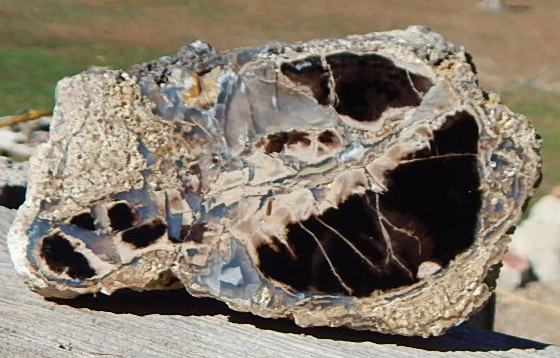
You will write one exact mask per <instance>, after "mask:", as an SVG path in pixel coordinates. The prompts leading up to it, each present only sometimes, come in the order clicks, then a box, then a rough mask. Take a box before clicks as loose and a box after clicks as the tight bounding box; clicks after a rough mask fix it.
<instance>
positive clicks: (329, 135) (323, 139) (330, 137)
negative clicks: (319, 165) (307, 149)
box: [317, 130, 339, 147]
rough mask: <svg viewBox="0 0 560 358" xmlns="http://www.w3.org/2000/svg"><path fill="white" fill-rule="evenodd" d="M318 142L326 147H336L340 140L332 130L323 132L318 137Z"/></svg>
mask: <svg viewBox="0 0 560 358" xmlns="http://www.w3.org/2000/svg"><path fill="white" fill-rule="evenodd" d="M317 140H318V141H319V142H320V143H323V144H325V145H326V146H333V147H334V146H336V145H337V144H339V143H338V142H339V139H338V137H337V136H336V135H335V134H334V133H333V131H330V130H326V131H324V132H321V133H320V134H319V137H317Z"/></svg>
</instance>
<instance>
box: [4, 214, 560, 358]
mask: <svg viewBox="0 0 560 358" xmlns="http://www.w3.org/2000/svg"><path fill="white" fill-rule="evenodd" d="M14 215H15V211H14V210H10V209H7V208H4V207H0V357H25V358H27V357H182V358H184V357H189V358H196V357H224V358H230V357H248V358H251V357H290V358H295V357H326V358H328V357H333V358H334V357H342V358H344V357H391V358H394V357H434V356H435V357H438V356H444V355H445V357H511V358H521V357H560V347H557V346H550V345H545V344H542V343H538V342H533V341H528V340H524V339H520V338H516V337H511V336H507V335H503V334H499V333H496V332H492V331H484V330H479V329H475V328H471V327H468V326H466V325H463V326H460V327H456V328H454V329H452V330H450V331H449V332H448V333H447V334H446V335H444V336H442V337H434V338H429V339H423V338H416V337H412V338H411V337H400V336H390V335H382V334H376V333H372V332H357V331H353V330H350V329H340V328H313V329H303V328H300V327H297V326H296V325H294V324H293V323H292V322H290V321H288V320H271V319H263V318H259V317H255V316H253V315H251V314H246V313H239V312H234V311H232V310H229V309H228V308H227V307H226V306H225V305H224V304H222V303H221V302H218V301H215V300H211V299H200V298H194V297H191V296H189V295H188V294H186V293H185V292H184V291H183V290H177V291H169V292H143V293H139V292H131V291H122V292H118V293H116V294H115V295H113V296H111V297H107V296H103V295H99V296H98V297H92V296H85V297H80V298H78V299H74V300H46V299H44V298H43V297H41V296H39V295H37V294H35V293H33V292H31V291H30V290H28V289H27V288H26V287H25V285H24V284H23V282H22V281H21V280H20V279H19V277H18V276H17V275H16V273H15V271H14V269H13V267H12V265H11V261H10V259H9V255H8V251H7V247H6V232H7V230H8V228H9V225H10V223H11V221H12V220H13V217H14Z"/></svg>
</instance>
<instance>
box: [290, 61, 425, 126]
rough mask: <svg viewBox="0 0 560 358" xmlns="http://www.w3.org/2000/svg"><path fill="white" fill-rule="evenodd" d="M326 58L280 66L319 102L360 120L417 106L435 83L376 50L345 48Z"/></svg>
mask: <svg viewBox="0 0 560 358" xmlns="http://www.w3.org/2000/svg"><path fill="white" fill-rule="evenodd" d="M325 62H326V64H327V65H328V68H327V66H324V64H323V62H322V61H321V59H320V57H319V56H310V57H307V58H306V59H303V60H297V61H293V62H291V63H284V64H282V65H281V67H280V69H281V71H282V73H283V74H284V75H286V76H287V77H288V78H289V79H290V80H292V81H293V82H295V83H297V84H299V85H302V86H306V87H308V88H309V89H310V90H311V92H312V93H313V95H314V97H315V98H316V99H317V102H319V104H322V105H328V104H330V105H333V106H334V108H335V109H336V111H337V112H338V113H340V114H344V115H346V116H349V117H351V118H353V119H355V120H357V121H360V122H373V121H376V120H378V119H379V118H380V117H381V115H382V114H383V112H385V111H386V110H387V109H389V108H399V107H408V106H417V105H419V104H420V102H421V100H422V99H421V97H420V95H421V94H424V93H425V92H427V91H428V89H429V88H430V87H431V86H432V82H431V81H430V80H429V79H428V78H426V77H424V76H421V75H418V74H415V73H413V72H410V71H408V70H405V69H403V68H400V67H397V66H396V65H395V64H394V63H393V62H392V61H391V60H390V59H388V58H386V57H383V56H380V55H376V54H367V55H357V54H353V53H349V52H342V53H337V54H332V55H328V56H326V58H325ZM330 76H332V82H333V83H334V91H335V93H334V95H332V94H331V91H332V89H331V88H329V78H330ZM330 98H334V99H333V100H329V99H330ZM330 101H334V103H330Z"/></svg>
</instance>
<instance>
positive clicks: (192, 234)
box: [180, 223, 208, 244]
mask: <svg viewBox="0 0 560 358" xmlns="http://www.w3.org/2000/svg"><path fill="white" fill-rule="evenodd" d="M207 230H208V229H207V228H206V223H195V224H192V225H182V226H181V240H180V241H181V242H185V241H193V242H196V243H197V244H200V243H201V242H202V240H203V238H204V232H206V231H207Z"/></svg>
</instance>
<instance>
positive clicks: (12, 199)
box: [0, 185, 27, 209]
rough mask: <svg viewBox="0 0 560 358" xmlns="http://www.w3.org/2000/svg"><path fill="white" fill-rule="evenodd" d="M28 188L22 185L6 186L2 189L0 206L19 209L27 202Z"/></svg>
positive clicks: (0, 190)
mask: <svg viewBox="0 0 560 358" xmlns="http://www.w3.org/2000/svg"><path fill="white" fill-rule="evenodd" d="M26 191H27V188H26V187H25V186H21V185H5V186H4V187H2V188H1V189H0V206H5V207H7V208H10V209H17V208H19V207H20V205H21V204H23V202H24V201H25V193H26Z"/></svg>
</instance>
